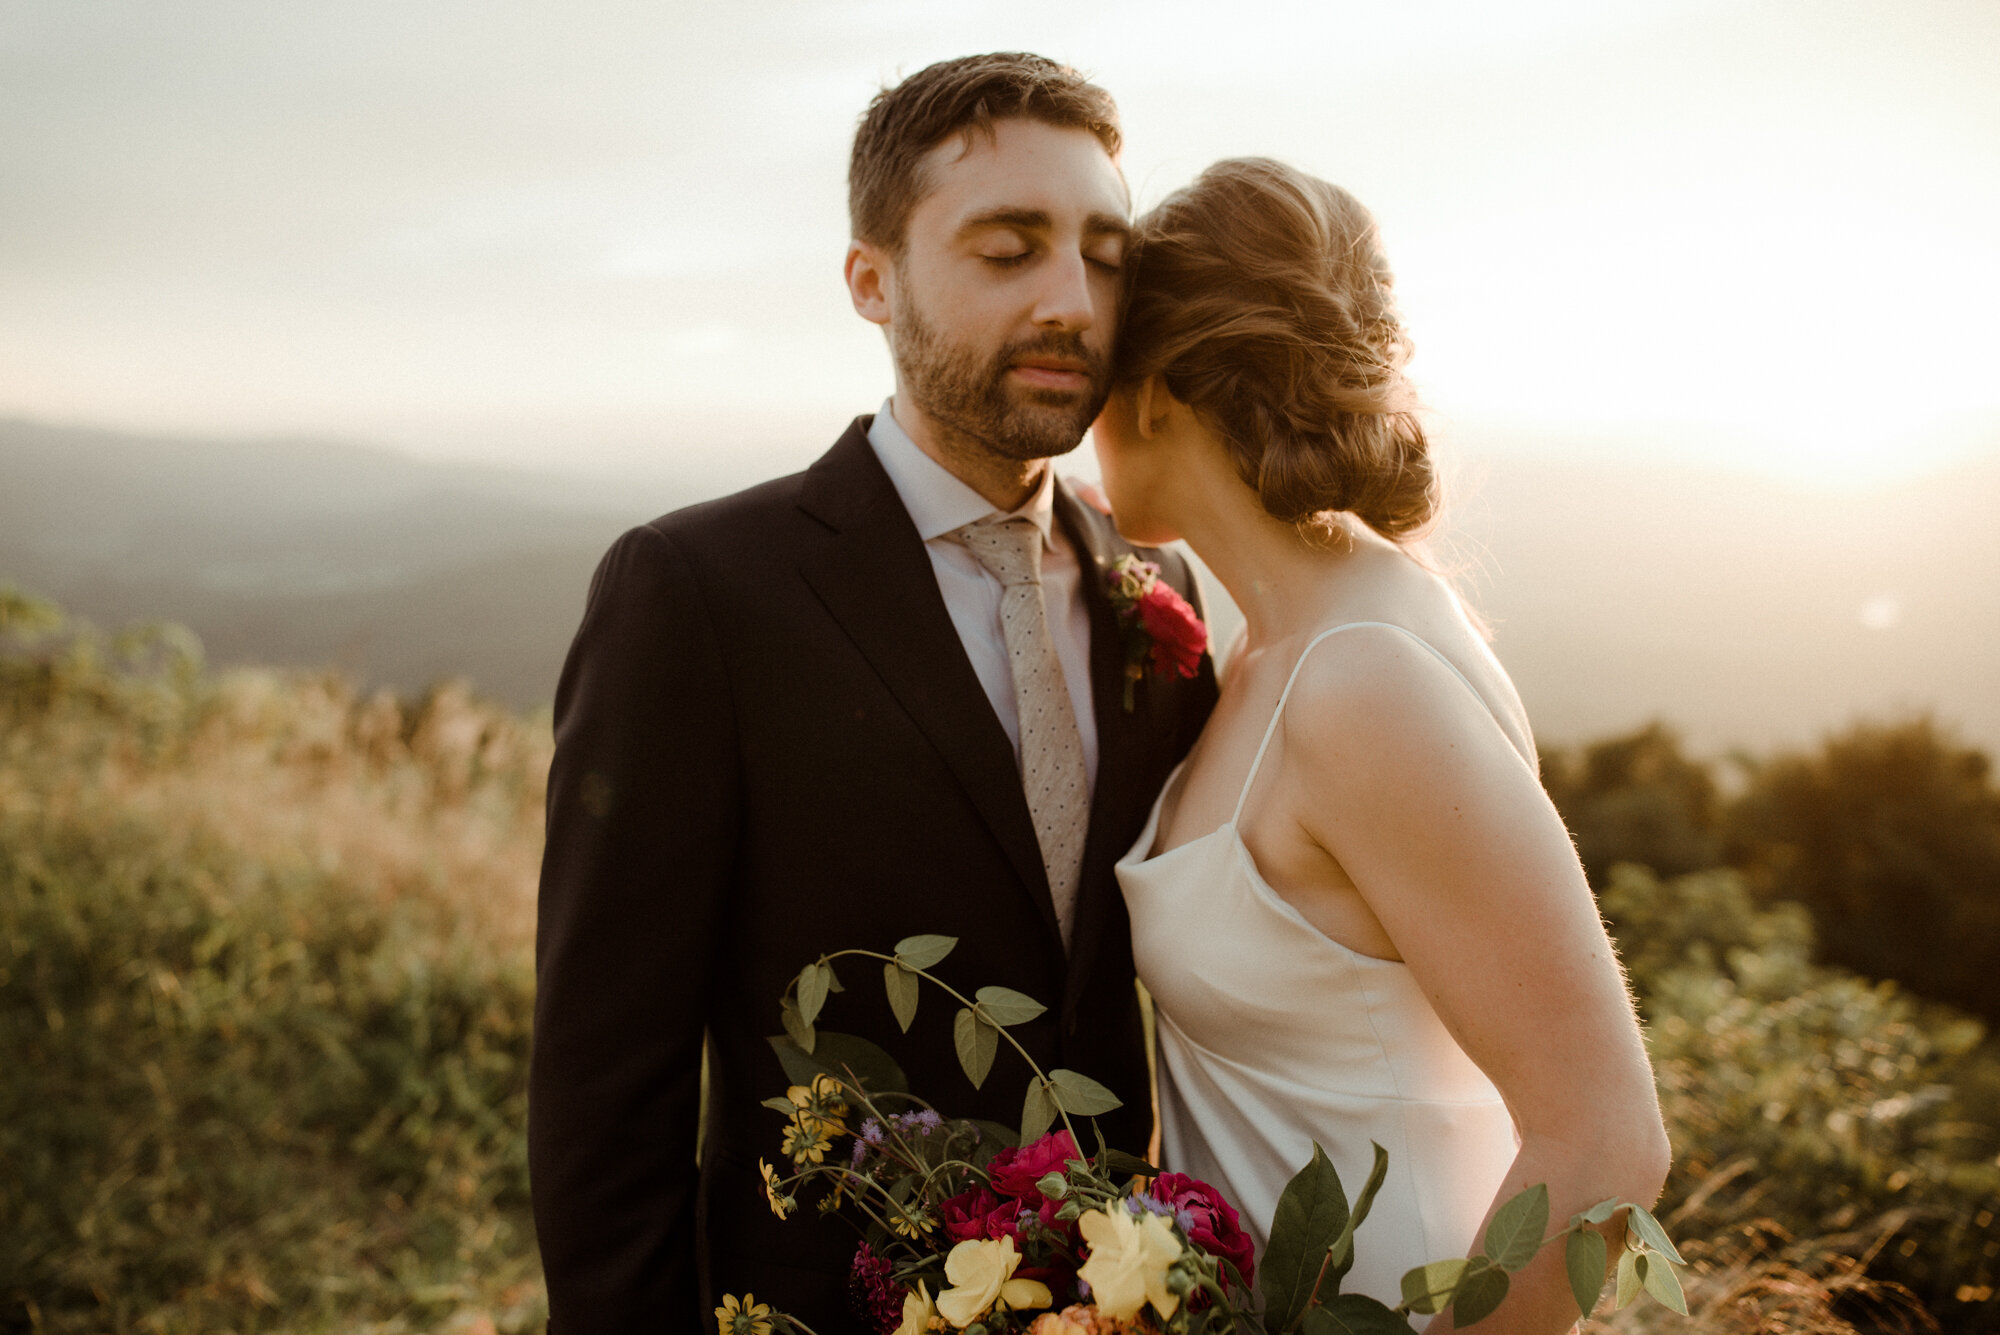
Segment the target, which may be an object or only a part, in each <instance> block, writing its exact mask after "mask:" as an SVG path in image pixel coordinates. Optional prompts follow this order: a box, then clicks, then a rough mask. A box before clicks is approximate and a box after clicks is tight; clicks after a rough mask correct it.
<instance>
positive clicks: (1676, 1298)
mask: <svg viewBox="0 0 2000 1335" xmlns="http://www.w3.org/2000/svg"><path fill="white" fill-rule="evenodd" d="M1645 1262H1646V1266H1645V1270H1644V1271H1643V1272H1642V1273H1641V1274H1640V1276H1639V1280H1640V1282H1641V1283H1642V1284H1644V1285H1645V1286H1646V1292H1648V1293H1650V1294H1652V1295H1653V1296H1654V1297H1655V1298H1657V1299H1659V1300H1660V1302H1661V1303H1662V1304H1663V1305H1664V1306H1667V1307H1670V1308H1672V1309H1673V1310H1674V1311H1676V1312H1679V1313H1680V1314H1681V1315H1682V1316H1686V1315H1687V1314H1688V1303H1687V1295H1685V1294H1683V1293H1682V1292H1681V1277H1680V1276H1679V1275H1677V1274H1675V1273H1674V1263H1673V1262H1672V1261H1669V1260H1667V1258H1666V1257H1664V1256H1648V1257H1646V1258H1645Z"/></svg>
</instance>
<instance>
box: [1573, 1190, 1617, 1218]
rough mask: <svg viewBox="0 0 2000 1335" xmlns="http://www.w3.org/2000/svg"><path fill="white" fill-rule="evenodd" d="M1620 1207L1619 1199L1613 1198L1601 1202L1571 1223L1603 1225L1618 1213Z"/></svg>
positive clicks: (1577, 1216)
mask: <svg viewBox="0 0 2000 1335" xmlns="http://www.w3.org/2000/svg"><path fill="white" fill-rule="evenodd" d="M1618 1205H1619V1201H1618V1198H1617V1197H1616V1196H1613V1197H1612V1198H1611V1199H1609V1200H1604V1201H1599V1202H1598V1203H1597V1204H1595V1205H1593V1206H1591V1207H1590V1208H1589V1209H1588V1210H1585V1211H1584V1212H1583V1213H1582V1214H1580V1215H1576V1216H1574V1217H1573V1218H1571V1220H1570V1222H1571V1223H1572V1224H1601V1223H1603V1222H1604V1221H1605V1220H1607V1219H1609V1218H1610V1217H1611V1216H1612V1215H1615V1214H1617V1213H1618Z"/></svg>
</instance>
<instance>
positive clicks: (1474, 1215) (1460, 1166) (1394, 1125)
mask: <svg viewBox="0 0 2000 1335" xmlns="http://www.w3.org/2000/svg"><path fill="white" fill-rule="evenodd" d="M1363 626H1377V627H1382V628H1384V629H1387V630H1391V631H1395V632H1398V633H1400V634H1403V635H1407V636H1409V638H1411V639H1412V640H1415V641H1416V642H1417V643H1418V644H1419V645H1422V646H1423V648H1424V649H1426V650H1428V651H1429V652H1430V653H1431V654H1432V655H1433V656H1435V657H1436V658H1437V659H1438V660H1439V661H1440V662H1442V663H1444V664H1445V666H1446V667H1449V668H1451V670H1452V672H1453V674H1454V675H1456V676H1457V677H1458V679H1459V680H1460V681H1462V682H1465V686H1466V689H1467V690H1471V691H1472V693H1473V695H1474V696H1475V697H1479V692H1478V691H1477V690H1476V689H1474V688H1473V686H1472V683H1471V682H1470V681H1467V680H1466V678H1465V674H1464V673H1462V672H1459V670H1458V668H1457V667H1456V666H1454V665H1453V664H1452V663H1451V661H1450V660H1449V659H1447V658H1445V656H1444V655H1443V654H1441V653H1439V652H1438V651H1437V649H1435V648H1434V647H1432V646H1431V645H1430V644H1429V643H1428V642H1427V641H1425V640H1423V639H1422V638H1421V637H1419V636H1417V635H1415V634H1413V633H1412V632H1410V631H1408V630H1404V629H1403V628H1402V627H1400V626H1394V625H1390V624H1389V623H1387V622H1372V621H1357V622H1349V623H1346V624H1344V625H1339V626H1335V627H1332V628H1331V629H1329V630H1325V631H1322V632H1321V633H1320V634H1318V635H1317V636H1315V637H1314V638H1313V640H1312V642H1311V643H1310V644H1308V645H1307V646H1306V648H1305V650H1304V652H1303V653H1301V654H1300V656H1299V662H1298V665H1297V666H1295V667H1294V668H1293V669H1292V675H1291V676H1290V677H1289V678H1288V679H1287V680H1286V682H1285V689H1284V691H1283V693H1282V694H1281V695H1280V696H1279V697H1278V706H1277V708H1276V710H1274V711H1273V712H1272V715H1271V723H1270V726H1269V727H1267V728H1266V729H1265V731H1264V740H1263V742H1262V744H1260V745H1259V746H1258V748H1257V754H1256V758H1255V759H1254V760H1252V761H1251V764H1250V774H1249V776H1248V777H1247V778H1245V779H1244V781H1243V792H1242V794H1241V795H1240V796H1239V797H1238V798H1237V800H1236V811H1235V813H1234V814H1233V815H1232V816H1231V817H1230V818H1229V822H1228V823H1227V824H1225V825H1223V826H1221V827H1220V828H1218V829H1216V830H1215V831H1214V832H1213V833H1210V834H1208V835H1205V836H1203V837H1202V838H1199V839H1196V840H1193V841H1192V842H1189V843H1186V844H1182V845H1180V846H1179V847H1177V848H1174V849H1170V850H1169V851H1167V852H1165V853H1162V854H1160V855H1159V856H1158V857H1148V856H1147V854H1148V853H1149V851H1150V850H1151V849H1152V846H1153V840H1154V838H1155V837H1156V835H1157V833H1158V829H1159V821H1160V803H1159V802H1158V801H1155V802H1154V804H1153V813H1152V817H1151V818H1150V819H1149V820H1148V821H1147V822H1146V829H1145V832H1144V833H1143V834H1141V835H1140V836H1139V841H1138V843H1137V844H1135V845H1134V846H1133V848H1132V850H1131V851H1130V852H1129V853H1127V854H1126V855H1125V857H1124V858H1123V859H1122V860H1120V862H1119V863H1118V881H1119V884H1120V886H1121V887H1122V888H1123V890H1124V894H1125V903H1126V906H1127V907H1128V909H1129V910H1130V912H1131V918H1132V954H1133V958H1134V960H1135V962H1136V963H1137V965H1138V970H1139V977H1140V979H1141V980H1142V981H1143V982H1144V983H1145V985H1146V989H1147V990H1148V991H1149V992H1151V993H1152V996H1153V1002H1154V1007H1155V1014H1156V1017H1157V1019H1158V1044H1159V1082H1160V1120H1161V1131H1162V1137H1163V1145H1162V1150H1163V1156H1162V1157H1163V1159H1164V1165H1163V1166H1164V1167H1166V1168H1167V1169H1169V1170H1170V1171H1174V1172H1180V1173H1186V1174H1189V1175H1190V1176H1193V1177H1197V1178H1200V1179H1202V1180H1203V1181H1205V1182H1207V1183H1209V1184H1210V1185H1212V1186H1214V1187H1215V1188H1216V1189H1217V1190H1218V1191H1220V1192H1221V1193H1222V1194H1223V1196H1224V1197H1225V1198H1226V1199H1227V1200H1229V1201H1230V1203H1231V1204H1233V1205H1235V1206H1236V1207H1237V1210H1238V1212H1239V1213H1240V1215H1241V1216H1242V1222H1243V1225H1244V1228H1245V1229H1246V1230H1247V1231H1248V1232H1249V1233H1250V1235H1251V1237H1252V1239H1253V1240H1254V1242H1255V1244H1256V1248H1257V1255H1258V1258H1259V1259H1260V1260H1261V1259H1262V1257H1263V1253H1264V1246H1265V1243H1266V1241H1267V1240H1268V1238H1269V1236H1270V1228H1271V1218H1272V1215H1273V1214H1274V1213H1275V1212H1276V1209H1277V1205H1278V1197H1279V1195H1280V1194H1281V1193H1282V1192H1283V1191H1284V1188H1285V1184H1286V1183H1287V1182H1289V1181H1290V1180H1291V1178H1292V1176H1293V1174H1295V1173H1297V1172H1298V1170H1299V1169H1301V1168H1303V1167H1304V1166H1305V1165H1306V1163H1307V1161H1308V1160H1310V1159H1311V1157H1312V1147H1313V1143H1314V1142H1315V1141H1317V1142H1318V1143H1319V1145H1320V1147H1321V1148H1323V1149H1324V1150H1325V1151H1326V1153H1327V1157H1328V1158H1329V1159H1330V1160H1332V1162H1333V1166H1334V1168H1335V1169H1336V1170H1338V1172H1339V1174H1340V1180H1341V1183H1342V1184H1343V1185H1344V1186H1345V1188H1346V1191H1347V1195H1348V1199H1349V1200H1350V1201H1351V1200H1352V1199H1353V1198H1354V1196H1355V1195H1356V1194H1358V1193H1359V1192H1360V1190H1361V1187H1362V1185H1363V1184H1364V1183H1365V1182H1366V1181H1367V1179H1368V1173H1369V1170H1370V1168H1371V1167H1372V1166H1373V1163H1374V1152H1373V1150H1372V1149H1371V1148H1370V1142H1375V1143H1378V1144H1380V1145H1381V1146H1382V1147H1383V1148H1384V1149H1385V1150H1387V1151H1388V1153H1389V1172H1388V1177H1387V1178H1386V1180H1385V1181H1384V1183H1383V1186H1382V1189H1381V1192H1380V1194H1379V1195H1378V1196H1377V1197H1376V1199H1375V1205H1374V1209H1373V1210H1372V1211H1371V1213H1370V1214H1369V1216H1368V1219H1367V1221H1366V1223H1365V1224H1363V1226H1362V1228H1361V1230H1360V1232H1359V1233H1358V1234H1357V1235H1356V1239H1355V1259H1354V1267H1353V1269H1352V1270H1351V1271H1350V1272H1349V1274H1348V1276H1347V1278H1346V1279H1345V1281H1344V1282H1343V1283H1342V1285H1341V1289H1342V1291H1343V1292H1347V1293H1365V1294H1367V1295H1369V1296H1371V1297H1374V1298H1378V1299H1380V1300H1381V1301H1383V1302H1385V1303H1388V1304H1390V1305H1391V1306H1393V1305H1395V1304H1396V1303H1398V1302H1400V1301H1401V1300H1402V1288H1401V1281H1402V1276H1403V1273H1404V1271H1406V1270H1408V1269H1410V1268H1411V1267H1413V1266H1418V1265H1422V1264H1424V1263H1425V1262H1428V1261H1436V1260H1443V1259H1445V1258H1447V1257H1453V1256H1464V1255H1466V1254H1467V1253H1468V1250H1469V1249H1472V1248H1474V1247H1476V1245H1477V1236H1476V1235H1477V1233H1478V1229H1479V1224H1480V1221H1481V1220H1482V1219H1483V1218H1484V1217H1485V1214H1486V1210H1487V1208H1488V1207H1489V1206H1490V1205H1491V1204H1492V1202H1493V1198H1494V1196H1495V1194H1497V1193H1498V1191H1499V1190H1500V1186H1501V1184H1502V1182H1503V1181H1504V1180H1505V1178H1506V1175H1507V1171H1508V1169H1509V1168H1510V1167H1511V1166H1512V1164H1513V1161H1514V1156H1515V1153H1516V1151H1517V1150H1518V1148H1519V1145H1520V1141H1519V1138H1518V1137H1517V1135H1516V1134H1515V1129H1514V1123H1513V1119H1512V1118H1511V1117H1510V1116H1509V1115H1508V1112H1507V1107H1506V1104H1505V1103H1503V1102H1502V1101H1501V1098H1500V1094H1499V1091H1498V1090H1496V1089H1495V1088H1494V1087H1493V1082H1492V1081H1490V1080H1488V1079H1487V1078H1486V1075H1485V1073H1484V1072H1482V1071H1481V1070H1480V1069H1479V1068H1478V1067H1477V1066H1475V1065H1474V1064H1473V1062H1472V1059H1471V1058H1469V1057H1467V1056H1466V1055H1465V1052H1464V1051H1463V1050H1462V1049H1461V1048H1460V1047H1459V1046H1458V1043H1457V1042H1456V1041H1455V1040H1454V1039H1453V1038H1452V1036H1451V1034H1450V1033H1449V1032H1448V1031H1447V1030H1446V1029H1445V1026H1444V1023H1443V1021H1441V1020H1440V1019H1439V1018H1438V1015H1437V1012H1436V1011H1435V1010H1433V1009H1432V1008H1431V1004H1430V1002H1429V1000H1428V999H1427V998H1426V997H1425V995H1424V991H1423V988H1422V987H1421V986H1419V985H1418V983H1417V981H1416V979H1415V978H1413V977H1412V976H1411V974H1410V970H1409V967H1408V966H1407V965H1405V964H1403V963H1401V962H1400V961H1394V960H1384V959H1377V958H1374V957H1373V956H1369V955H1363V954H1361V953H1359V952H1357V951H1354V950H1351V949H1349V948H1348V947H1346V946H1343V945H1341V944H1340V943H1338V942H1336V941H1334V940H1333V939H1332V938H1330V937H1328V936H1327V935H1326V934H1325V933H1323V932H1321V931H1320V930H1319V929H1318V928H1316V927H1314V926H1313V925H1312V924H1311V923H1310V922H1308V921H1307V920H1306V918H1305V917H1304V916H1303V915H1302V914H1300V912H1299V911H1298V910H1297V909H1296V908H1294V907H1293V906H1292V905H1291V904H1290V903H1288V902H1286V901H1285V899H1283V898H1282V897H1281V896H1280V895H1279V894H1278V893H1277V892H1276V891H1275V890H1273V889H1272V888H1271V886H1270V885H1269V883H1267V882H1266V881H1265V880H1264V878H1263V876H1262V875H1261V874H1260V873H1259V872H1258V870H1257V864H1256V862H1255V861H1254V860H1253V859H1252V858H1251V855H1250V850H1249V848H1248V847H1247V846H1246V845H1245V844H1244V842H1243V839H1242V836H1241V834H1240V832H1239V821H1240V820H1241V818H1242V816H1243V806H1244V803H1245V801H1246V800H1247V799H1248V798H1249V796H1250V789H1251V785H1252V784H1254V783H1255V782H1256V778H1257V770H1258V768H1259V766H1261V765H1262V763H1263V760H1264V753H1265V751H1266V750H1268V749H1269V747H1270V745H1271V738H1272V736H1273V735H1274V734H1275V733H1276V731H1277V728H1278V722H1279V720H1280V719H1281V718H1282V717H1283V715H1284V710H1285V702H1286V700H1288V699H1289V698H1290V697H1291V693H1292V686H1293V684H1294V683H1295V682H1297V680H1298V676H1299V671H1300V669H1301V668H1303V667H1304V666H1305V661H1306V656H1307V655H1309V654H1311V652H1312V651H1313V649H1314V648H1315V647H1317V646H1318V645H1319V644H1320V642H1321V641H1323V640H1325V639H1326V638H1327V637H1329V636H1331V635H1336V634H1339V633H1341V632H1343V631H1351V630H1355V629H1358V628H1360V627H1363ZM1480 698H1481V700H1482V704H1483V703H1484V701H1483V697H1480ZM1183 763H1185V762H1183ZM1178 773H1179V771H1178V770H1176V771H1175V776H1172V777H1169V779H1168V780H1167V786H1166V789H1165V790H1163V792H1162V794H1161V796H1162V797H1164V796H1165V792H1166V791H1171V789H1172V787H1173V783H1174V777H1177V776H1178Z"/></svg>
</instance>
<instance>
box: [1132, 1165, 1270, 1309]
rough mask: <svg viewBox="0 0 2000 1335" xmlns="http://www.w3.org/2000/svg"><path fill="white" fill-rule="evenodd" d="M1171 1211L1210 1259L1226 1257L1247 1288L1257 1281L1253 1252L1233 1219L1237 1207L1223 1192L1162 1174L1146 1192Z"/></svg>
mask: <svg viewBox="0 0 2000 1335" xmlns="http://www.w3.org/2000/svg"><path fill="white" fill-rule="evenodd" d="M1148 1194H1149V1195H1151V1196H1152V1197H1153V1198H1154V1199H1155V1200H1157V1201H1159V1202H1161V1203H1162V1204H1163V1205H1165V1206H1166V1207H1167V1208H1168V1209H1170V1210H1172V1211H1173V1212H1174V1214H1175V1216H1176V1217H1177V1218H1179V1219H1180V1220H1181V1221H1182V1223H1183V1224H1184V1225H1185V1226H1186V1228H1187V1235H1188V1241H1190V1242H1192V1243H1194V1245H1195V1246H1197V1247H1199V1248H1201V1249H1202V1250H1203V1251H1205V1252H1207V1253H1209V1254H1210V1255H1211V1256H1220V1257H1224V1258H1226V1259H1227V1260H1228V1261H1229V1262H1230V1263H1231V1264H1233V1265H1234V1266H1235V1267H1236V1271H1237V1273H1238V1274H1240V1275H1242V1276H1243V1285H1244V1287H1245V1288H1246V1289H1247V1288H1249V1287H1250V1285H1251V1283H1252V1281H1253V1280H1254V1279H1255V1278H1256V1270H1257V1262H1256V1252H1255V1250H1254V1249H1253V1248H1252V1247H1251V1245H1250V1238H1249V1235H1248V1234H1246V1233H1244V1231H1243V1226H1242V1223H1241V1222H1240V1221H1239V1220H1238V1219H1237V1217H1236V1207H1235V1206H1233V1205H1231V1204H1230V1203H1229V1202H1228V1201H1225V1200H1223V1199H1222V1193H1221V1192H1219V1191H1217V1190H1216V1189H1215V1188H1214V1187H1211V1186H1209V1185H1208V1183H1206V1182H1203V1181H1201V1180H1200V1179H1198V1178H1192V1177H1189V1176H1188V1175H1187V1174H1185V1173H1162V1174H1160V1175H1159V1177H1157V1178H1155V1179H1154V1180H1153V1189H1152V1191H1151V1192H1149V1193H1148Z"/></svg>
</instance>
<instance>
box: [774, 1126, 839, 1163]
mask: <svg viewBox="0 0 2000 1335" xmlns="http://www.w3.org/2000/svg"><path fill="white" fill-rule="evenodd" d="M832 1145H833V1141H832V1140H831V1139H829V1138H828V1137H827V1135H826V1133H825V1132H824V1131H822V1130H821V1129H820V1127H819V1125H818V1124H817V1123H816V1122H814V1121H813V1119H812V1117H811V1115H810V1114H808V1113H799V1114H797V1115H796V1116H794V1117H793V1118H792V1121H791V1124H790V1125H788V1126H787V1127H786V1128H785V1143H784V1144H783V1145H780V1146H779V1147H778V1148H779V1150H780V1151H781V1152H782V1153H785V1154H789V1155H791V1156H792V1162H793V1163H795V1164H797V1165H798V1166H799V1167H801V1168H803V1167H805V1166H806V1165H807V1164H808V1163H824V1162H825V1161H826V1152H827V1150H828V1149H829V1148H831V1146H832Z"/></svg>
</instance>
